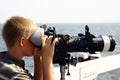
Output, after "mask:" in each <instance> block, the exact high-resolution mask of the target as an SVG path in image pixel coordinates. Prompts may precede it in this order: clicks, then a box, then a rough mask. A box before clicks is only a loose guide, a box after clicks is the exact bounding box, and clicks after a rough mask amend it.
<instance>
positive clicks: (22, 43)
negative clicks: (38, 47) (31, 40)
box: [19, 37, 25, 46]
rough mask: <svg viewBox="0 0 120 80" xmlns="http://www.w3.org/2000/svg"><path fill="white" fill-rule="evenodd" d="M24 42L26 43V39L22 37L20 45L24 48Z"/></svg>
mask: <svg viewBox="0 0 120 80" xmlns="http://www.w3.org/2000/svg"><path fill="white" fill-rule="evenodd" d="M24 41H25V38H24V37H20V39H19V45H20V46H24Z"/></svg>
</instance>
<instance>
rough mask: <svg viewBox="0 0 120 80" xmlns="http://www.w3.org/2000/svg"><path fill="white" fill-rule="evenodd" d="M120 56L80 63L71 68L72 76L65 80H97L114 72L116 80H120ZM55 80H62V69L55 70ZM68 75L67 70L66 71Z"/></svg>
mask: <svg viewBox="0 0 120 80" xmlns="http://www.w3.org/2000/svg"><path fill="white" fill-rule="evenodd" d="M119 68H120V54H118V55H112V56H108V57H101V58H99V59H95V60H90V61H85V62H81V63H78V64H77V66H76V67H74V66H70V73H71V75H70V76H65V78H66V79H65V80H96V78H97V76H98V75H99V74H104V73H105V72H108V71H111V70H114V73H115V75H116V80H120V79H119V76H120V69H119ZM54 70H55V79H56V80H60V69H59V67H57V68H55V69H54ZM66 73H67V70H66Z"/></svg>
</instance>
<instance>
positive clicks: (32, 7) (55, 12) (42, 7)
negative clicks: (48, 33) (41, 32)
mask: <svg viewBox="0 0 120 80" xmlns="http://www.w3.org/2000/svg"><path fill="white" fill-rule="evenodd" d="M16 15H17V16H24V17H27V18H30V19H31V20H33V21H34V22H36V23H57V22H60V23H63V22H64V23H66V22H70V23H71V22H73V23H74V22H75V23H78V22H120V0H0V22H5V20H6V19H7V18H9V17H11V16H16Z"/></svg>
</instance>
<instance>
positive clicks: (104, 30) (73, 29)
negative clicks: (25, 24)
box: [0, 23, 120, 80]
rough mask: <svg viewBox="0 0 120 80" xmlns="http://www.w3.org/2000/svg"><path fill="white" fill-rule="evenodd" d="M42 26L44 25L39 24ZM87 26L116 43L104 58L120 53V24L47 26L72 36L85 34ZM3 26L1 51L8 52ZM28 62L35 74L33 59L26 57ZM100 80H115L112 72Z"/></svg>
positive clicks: (52, 24)
mask: <svg viewBox="0 0 120 80" xmlns="http://www.w3.org/2000/svg"><path fill="white" fill-rule="evenodd" d="M38 25H42V24H38ZM85 25H88V26H89V28H90V32H91V33H92V34H94V35H112V36H113V37H114V38H115V41H116V44H117V45H116V48H115V50H114V51H113V52H104V53H102V56H103V57H105V56H110V55H115V54H119V53H120V50H119V49H120V23H66V24H57V23H55V24H54V23H51V24H47V26H48V27H55V28H56V32H57V33H61V34H69V35H71V36H77V34H78V33H83V34H84V33H85ZM1 30H2V24H1V25H0V51H4V50H6V46H5V43H4V41H3V39H2V35H1ZM23 59H24V60H25V62H26V68H27V69H28V70H29V71H30V72H31V73H33V71H34V70H33V67H34V66H33V60H32V57H24V58H23ZM98 80H114V77H113V74H112V72H109V73H106V75H104V76H103V77H102V78H99V79H98Z"/></svg>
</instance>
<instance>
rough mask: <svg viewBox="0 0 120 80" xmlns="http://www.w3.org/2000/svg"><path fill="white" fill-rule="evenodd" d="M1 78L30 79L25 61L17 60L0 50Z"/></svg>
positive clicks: (6, 79) (7, 79)
mask: <svg viewBox="0 0 120 80" xmlns="http://www.w3.org/2000/svg"><path fill="white" fill-rule="evenodd" d="M20 76H22V77H20ZM0 78H4V79H5V80H9V79H12V78H22V79H30V76H29V75H28V72H27V70H26V69H25V68H24V62H22V61H17V60H16V59H14V58H12V57H11V56H9V55H8V54H7V52H0ZM22 79H21V80H22Z"/></svg>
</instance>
